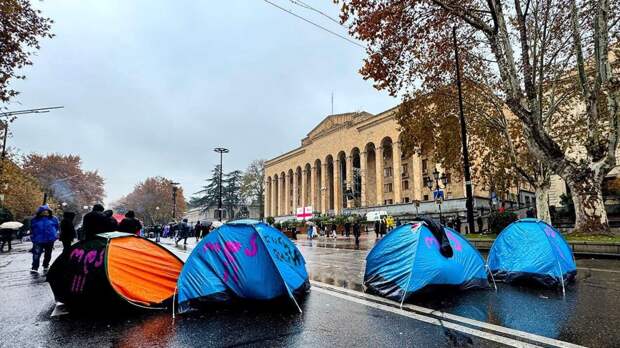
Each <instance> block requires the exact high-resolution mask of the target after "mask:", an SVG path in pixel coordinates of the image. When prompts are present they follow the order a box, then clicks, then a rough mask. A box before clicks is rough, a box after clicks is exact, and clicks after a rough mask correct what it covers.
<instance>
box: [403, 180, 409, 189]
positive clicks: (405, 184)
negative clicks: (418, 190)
mask: <svg viewBox="0 0 620 348" xmlns="http://www.w3.org/2000/svg"><path fill="white" fill-rule="evenodd" d="M403 190H409V180H403Z"/></svg>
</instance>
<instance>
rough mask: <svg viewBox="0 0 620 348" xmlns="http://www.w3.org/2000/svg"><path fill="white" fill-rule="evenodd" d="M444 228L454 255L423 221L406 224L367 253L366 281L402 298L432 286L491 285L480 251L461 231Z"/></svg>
mask: <svg viewBox="0 0 620 348" xmlns="http://www.w3.org/2000/svg"><path fill="white" fill-rule="evenodd" d="M444 231H445V234H446V237H447V239H448V240H449V242H450V246H451V247H452V250H453V255H452V256H451V257H445V256H443V255H442V254H441V253H440V250H439V247H440V241H438V240H437V238H436V237H435V236H434V235H433V233H432V232H431V230H430V229H429V228H428V227H427V225H426V224H424V223H413V224H405V225H402V226H400V227H398V228H396V229H394V230H393V231H391V232H390V233H388V234H387V235H386V236H385V237H384V238H383V239H381V240H380V241H379V242H378V243H377V244H376V245H375V247H374V248H372V250H371V251H370V253H369V254H368V256H367V257H366V272H365V274H364V285H366V287H367V288H368V290H369V291H370V292H374V293H378V294H379V295H381V296H384V297H387V298H389V299H392V300H395V301H399V302H402V301H404V300H406V299H407V298H408V297H410V296H411V295H412V294H414V293H416V292H419V291H420V290H423V289H426V288H427V287H432V286H453V287H457V288H459V289H461V290H464V289H469V288H475V287H488V286H489V283H488V281H487V274H486V271H485V264H484V259H483V258H482V256H480V253H479V252H478V251H477V250H476V249H475V248H474V247H473V246H472V245H471V244H469V242H468V241H467V240H466V239H465V238H463V237H462V236H461V235H460V234H459V233H458V232H456V231H454V230H452V229H449V228H445V227H444Z"/></svg>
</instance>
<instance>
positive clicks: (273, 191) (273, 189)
mask: <svg viewBox="0 0 620 348" xmlns="http://www.w3.org/2000/svg"><path fill="white" fill-rule="evenodd" d="M276 192H278V180H276V179H271V216H278V208H277V207H278V194H277V193H276Z"/></svg>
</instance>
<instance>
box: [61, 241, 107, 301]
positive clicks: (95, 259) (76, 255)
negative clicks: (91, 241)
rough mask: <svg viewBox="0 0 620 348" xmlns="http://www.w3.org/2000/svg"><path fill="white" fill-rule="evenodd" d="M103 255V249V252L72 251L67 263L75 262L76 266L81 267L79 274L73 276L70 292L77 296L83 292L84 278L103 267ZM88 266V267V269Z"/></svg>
mask: <svg viewBox="0 0 620 348" xmlns="http://www.w3.org/2000/svg"><path fill="white" fill-rule="evenodd" d="M104 255H105V249H103V250H91V251H89V252H87V253H86V252H85V251H84V250H83V249H81V248H76V249H73V251H72V252H71V254H70V255H69V261H76V263H77V264H78V265H81V266H82V267H81V271H82V272H80V273H79V274H76V275H74V276H73V281H72V283H71V292H72V293H76V294H79V293H81V292H82V291H83V290H84V285H85V284H86V277H87V275H88V272H89V271H91V270H93V269H97V268H99V267H101V265H103V257H104ZM89 266H90V267H89Z"/></svg>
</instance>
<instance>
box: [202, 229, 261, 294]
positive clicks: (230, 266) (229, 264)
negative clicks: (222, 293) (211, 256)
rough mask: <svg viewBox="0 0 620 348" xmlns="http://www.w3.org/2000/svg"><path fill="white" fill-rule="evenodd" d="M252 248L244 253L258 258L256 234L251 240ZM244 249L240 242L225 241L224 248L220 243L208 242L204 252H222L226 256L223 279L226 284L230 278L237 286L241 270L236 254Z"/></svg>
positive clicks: (246, 249) (245, 249)
mask: <svg viewBox="0 0 620 348" xmlns="http://www.w3.org/2000/svg"><path fill="white" fill-rule="evenodd" d="M249 245H250V247H249V248H248V247H246V248H244V253H245V255H246V256H248V257H254V256H256V254H257V252H258V246H257V245H256V234H253V235H252V237H250V240H249ZM241 248H242V244H241V243H240V242H238V241H224V242H223V246H222V244H220V243H218V242H214V243H211V242H207V243H205V244H204V246H203V247H202V249H203V251H204V252H208V251H212V252H214V253H215V254H217V253H218V252H222V253H223V255H224V260H223V264H224V274H223V275H222V279H223V281H224V283H227V282H228V279H229V278H232V280H233V281H234V282H235V284H237V285H239V277H238V275H239V268H238V267H237V262H236V259H235V256H234V254H236V253H238V252H239V251H240V250H241Z"/></svg>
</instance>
